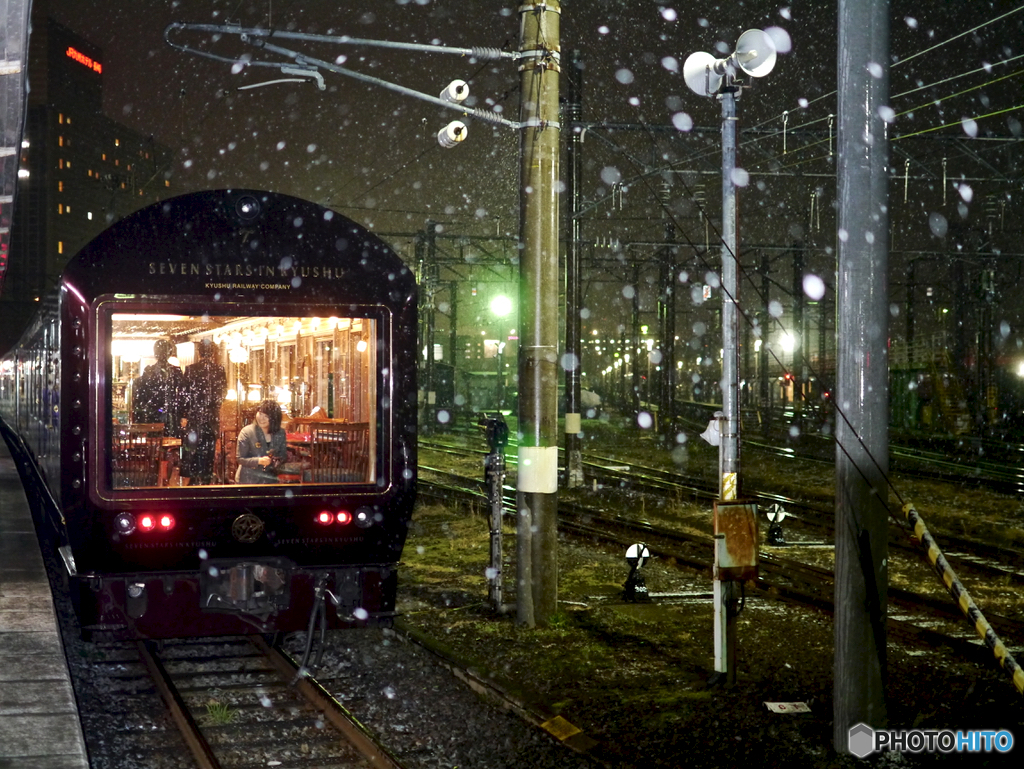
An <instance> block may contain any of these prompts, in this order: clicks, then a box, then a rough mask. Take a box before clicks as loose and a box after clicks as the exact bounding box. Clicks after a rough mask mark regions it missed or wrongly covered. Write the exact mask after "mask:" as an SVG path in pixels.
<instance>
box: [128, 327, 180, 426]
mask: <svg viewBox="0 0 1024 769" xmlns="http://www.w3.org/2000/svg"><path fill="white" fill-rule="evenodd" d="M174 352H175V347H174V342H172V341H171V340H170V339H157V340H156V342H155V343H154V344H153V355H154V356H155V357H156V362H155V363H152V364H150V365H149V366H146V370H145V371H143V372H142V376H140V377H139V378H138V379H137V380H136V382H135V396H134V398H133V400H132V421H133V422H135V423H138V424H155V423H157V422H162V423H163V425H164V434H165V435H168V436H175V437H177V436H180V434H181V397H182V390H183V384H184V381H185V378H184V377H183V376H182V374H181V369H180V368H178V367H177V366H175V365H172V364H171V363H170V362H169V360H168V359H169V358H170V357H171V356H172V355H174Z"/></svg>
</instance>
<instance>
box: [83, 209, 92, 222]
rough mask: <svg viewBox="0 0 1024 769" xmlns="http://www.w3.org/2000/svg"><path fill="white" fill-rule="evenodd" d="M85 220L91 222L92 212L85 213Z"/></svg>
mask: <svg viewBox="0 0 1024 769" xmlns="http://www.w3.org/2000/svg"><path fill="white" fill-rule="evenodd" d="M85 218H86V219H88V220H89V221H90V222H91V221H92V211H89V212H88V213H86V215H85Z"/></svg>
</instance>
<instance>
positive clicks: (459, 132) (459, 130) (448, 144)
mask: <svg viewBox="0 0 1024 769" xmlns="http://www.w3.org/2000/svg"><path fill="white" fill-rule="evenodd" d="M468 134H469V129H468V128H466V124H465V123H463V122H462V121H461V120H453V121H452V122H450V123H449V124H448V125H446V126H445V127H444V128H442V129H441V130H440V131H438V132H437V141H438V143H439V144H440V145H441V146H442V147H444V148H445V149H446V150H450V149H451V148H452V147H454V146H455V145H456V144H458V143H459V142H461V141H465V139H466V136H467V135H468Z"/></svg>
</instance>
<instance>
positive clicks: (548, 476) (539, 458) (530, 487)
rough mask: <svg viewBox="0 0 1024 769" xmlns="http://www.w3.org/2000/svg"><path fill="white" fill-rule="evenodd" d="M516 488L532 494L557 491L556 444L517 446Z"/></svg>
mask: <svg viewBox="0 0 1024 769" xmlns="http://www.w3.org/2000/svg"><path fill="white" fill-rule="evenodd" d="M517 488H518V489H519V491H525V492H528V493H534V494H553V493H555V492H556V491H558V446H520V447H519V481H518V484H517Z"/></svg>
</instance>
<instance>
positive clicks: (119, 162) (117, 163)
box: [114, 158, 121, 166]
mask: <svg viewBox="0 0 1024 769" xmlns="http://www.w3.org/2000/svg"><path fill="white" fill-rule="evenodd" d="M114 165H115V166H119V165H121V161H120V160H118V159H117V158H114Z"/></svg>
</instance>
